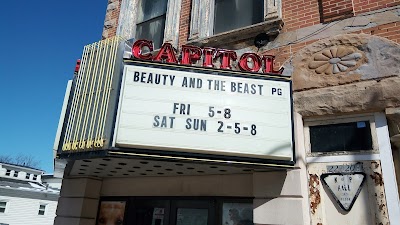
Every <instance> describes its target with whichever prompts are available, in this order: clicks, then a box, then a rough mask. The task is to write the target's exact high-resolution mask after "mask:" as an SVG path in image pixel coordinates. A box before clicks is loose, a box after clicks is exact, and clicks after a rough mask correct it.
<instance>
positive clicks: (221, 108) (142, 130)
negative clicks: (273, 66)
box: [114, 65, 293, 161]
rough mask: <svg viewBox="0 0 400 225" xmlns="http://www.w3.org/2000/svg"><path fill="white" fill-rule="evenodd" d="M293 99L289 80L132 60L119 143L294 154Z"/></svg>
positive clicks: (126, 70) (278, 157)
mask: <svg viewBox="0 0 400 225" xmlns="http://www.w3.org/2000/svg"><path fill="white" fill-rule="evenodd" d="M254 76H256V75H254ZM291 106H292V105H291V83H290V82H289V81H287V80H283V79H280V80H273V79H256V78H252V77H250V76H246V77H243V76H226V75H221V74H217V75H216V74H208V73H205V72H204V71H201V72H189V71H179V70H173V69H164V68H153V67H144V66H141V65H140V66H138V65H126V66H125V68H124V76H123V81H122V87H121V95H120V105H119V109H118V115H117V121H116V130H115V138H114V146H116V147H127V148H142V149H157V150H165V151H175V152H192V153H203V154H214V155H230V156H239V157H251V158H261V159H276V160H285V161H293V139H292V138H293V135H292V134H293V130H292V107H291Z"/></svg>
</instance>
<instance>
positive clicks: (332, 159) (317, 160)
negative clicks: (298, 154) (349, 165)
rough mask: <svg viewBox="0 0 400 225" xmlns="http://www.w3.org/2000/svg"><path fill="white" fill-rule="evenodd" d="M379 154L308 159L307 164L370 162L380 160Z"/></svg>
mask: <svg viewBox="0 0 400 225" xmlns="http://www.w3.org/2000/svg"><path fill="white" fill-rule="evenodd" d="M380 157H381V156H380V155H379V154H365V155H364V154H363V155H358V154H357V155H330V156H318V157H307V163H330V162H354V161H370V160H380Z"/></svg>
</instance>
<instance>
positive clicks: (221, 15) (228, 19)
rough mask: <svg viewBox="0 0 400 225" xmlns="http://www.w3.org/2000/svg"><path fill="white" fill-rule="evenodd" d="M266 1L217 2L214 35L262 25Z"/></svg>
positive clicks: (235, 0) (216, 0)
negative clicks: (257, 24) (253, 25)
mask: <svg viewBox="0 0 400 225" xmlns="http://www.w3.org/2000/svg"><path fill="white" fill-rule="evenodd" d="M263 19H264V0H252V1H248V0H215V14H214V34H218V33H222V32H225V31H229V30H234V29H237V28H240V27H246V26H250V25H252V24H256V23H260V22H262V21H263Z"/></svg>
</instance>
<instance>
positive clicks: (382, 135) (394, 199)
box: [375, 113, 400, 225]
mask: <svg viewBox="0 0 400 225" xmlns="http://www.w3.org/2000/svg"><path fill="white" fill-rule="evenodd" d="M375 125H376V132H377V136H378V145H379V152H380V156H381V166H382V175H383V180H384V183H385V185H384V188H385V193H386V204H387V209H388V214H389V221H390V224H392V225H400V204H399V193H398V190H397V182H396V175H395V170H394V164H393V155H392V148H391V146H390V137H389V131H388V127H387V121H386V116H385V114H384V113H375Z"/></svg>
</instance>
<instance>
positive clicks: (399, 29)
mask: <svg viewBox="0 0 400 225" xmlns="http://www.w3.org/2000/svg"><path fill="white" fill-rule="evenodd" d="M355 33H364V34H370V35H376V36H379V37H383V38H387V39H389V40H391V41H394V42H396V43H399V44H400V22H394V23H388V24H384V25H380V26H376V27H372V28H368V29H365V30H361V31H358V32H355Z"/></svg>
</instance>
